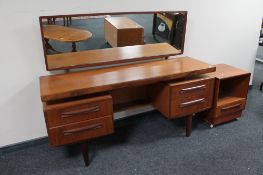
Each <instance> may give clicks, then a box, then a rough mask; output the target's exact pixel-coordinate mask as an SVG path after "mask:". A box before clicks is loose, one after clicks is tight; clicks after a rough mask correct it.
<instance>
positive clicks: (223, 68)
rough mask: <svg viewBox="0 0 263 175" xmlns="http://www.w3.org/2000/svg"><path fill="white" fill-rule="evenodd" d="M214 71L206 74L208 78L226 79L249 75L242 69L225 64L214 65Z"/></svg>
mask: <svg viewBox="0 0 263 175" xmlns="http://www.w3.org/2000/svg"><path fill="white" fill-rule="evenodd" d="M215 67H216V71H215V72H212V73H208V74H207V75H209V76H210V77H215V78H218V79H222V80H223V79H227V78H232V77H237V76H242V75H250V73H249V72H247V71H244V70H242V69H239V68H236V67H233V66H230V65H227V64H216V65H215Z"/></svg>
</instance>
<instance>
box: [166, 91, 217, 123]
mask: <svg viewBox="0 0 263 175" xmlns="http://www.w3.org/2000/svg"><path fill="white" fill-rule="evenodd" d="M211 105H212V94H211V93H209V94H204V95H197V96H193V97H189V98H184V99H178V100H172V101H171V118H178V117H183V116H186V115H190V114H193V113H197V112H201V111H203V110H205V109H208V108H210V107H211Z"/></svg>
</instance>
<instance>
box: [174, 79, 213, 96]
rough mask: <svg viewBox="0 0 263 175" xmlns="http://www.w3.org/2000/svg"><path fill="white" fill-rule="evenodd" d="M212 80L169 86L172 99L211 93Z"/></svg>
mask: <svg viewBox="0 0 263 175" xmlns="http://www.w3.org/2000/svg"><path fill="white" fill-rule="evenodd" d="M213 84H214V79H212V78H209V79H204V80H193V81H189V82H185V83H174V84H169V86H170V87H171V88H172V99H175V98H187V97H192V96H197V95H205V94H207V93H209V92H210V91H211V88H212V87H213Z"/></svg>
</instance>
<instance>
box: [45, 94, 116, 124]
mask: <svg viewBox="0 0 263 175" xmlns="http://www.w3.org/2000/svg"><path fill="white" fill-rule="evenodd" d="M112 108H113V105H112V98H111V96H110V95H105V96H99V97H92V98H88V99H82V100H77V101H70V102H64V103H60V104H54V105H47V106H46V107H45V108H44V113H45V117H46V122H47V124H48V128H52V127H57V126H60V125H65V124H70V123H74V122H80V121H84V120H87V119H93V118H98V117H104V116H107V115H112V114H113V112H112Z"/></svg>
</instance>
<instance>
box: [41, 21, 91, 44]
mask: <svg viewBox="0 0 263 175" xmlns="http://www.w3.org/2000/svg"><path fill="white" fill-rule="evenodd" d="M43 34H44V38H46V39H52V40H56V41H62V42H79V41H84V40H87V39H89V38H90V37H91V36H92V33H90V32H89V31H86V30H81V29H76V28H71V27H65V26H59V25H45V26H43Z"/></svg>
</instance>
